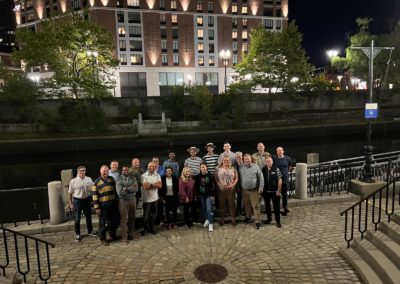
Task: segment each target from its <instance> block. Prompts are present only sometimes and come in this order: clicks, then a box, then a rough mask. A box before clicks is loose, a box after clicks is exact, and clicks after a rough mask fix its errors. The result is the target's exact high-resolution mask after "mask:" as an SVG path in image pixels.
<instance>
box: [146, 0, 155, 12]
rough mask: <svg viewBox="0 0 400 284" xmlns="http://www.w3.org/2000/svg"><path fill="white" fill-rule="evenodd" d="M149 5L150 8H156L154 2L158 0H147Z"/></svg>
mask: <svg viewBox="0 0 400 284" xmlns="http://www.w3.org/2000/svg"><path fill="white" fill-rule="evenodd" d="M146 2H147V6H148V7H149V9H150V10H152V9H153V8H154V4H155V3H156V0H147V1H146Z"/></svg>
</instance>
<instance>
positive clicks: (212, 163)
mask: <svg viewBox="0 0 400 284" xmlns="http://www.w3.org/2000/svg"><path fill="white" fill-rule="evenodd" d="M204 148H206V149H207V154H206V155H204V157H203V161H204V162H205V163H206V165H207V168H208V172H209V173H211V174H214V173H215V168H216V167H217V165H218V157H219V156H218V155H217V154H215V153H214V149H215V145H214V143H207V145H206V146H205V147H204Z"/></svg>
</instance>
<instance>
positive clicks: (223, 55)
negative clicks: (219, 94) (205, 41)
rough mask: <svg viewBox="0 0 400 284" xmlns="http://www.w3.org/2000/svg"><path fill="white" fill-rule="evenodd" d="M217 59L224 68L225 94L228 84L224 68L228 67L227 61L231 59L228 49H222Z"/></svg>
mask: <svg viewBox="0 0 400 284" xmlns="http://www.w3.org/2000/svg"><path fill="white" fill-rule="evenodd" d="M219 57H220V58H221V59H222V63H223V64H224V66H225V77H224V85H225V93H226V86H227V84H228V77H227V76H226V67H227V66H228V64H229V59H230V58H231V51H230V50H229V49H222V50H221V51H220V53H219Z"/></svg>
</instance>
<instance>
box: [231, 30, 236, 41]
mask: <svg viewBox="0 0 400 284" xmlns="http://www.w3.org/2000/svg"><path fill="white" fill-rule="evenodd" d="M232 39H237V30H232Z"/></svg>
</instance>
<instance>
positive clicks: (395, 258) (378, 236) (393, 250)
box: [365, 231, 400, 269]
mask: <svg viewBox="0 0 400 284" xmlns="http://www.w3.org/2000/svg"><path fill="white" fill-rule="evenodd" d="M365 237H366V239H367V240H369V241H370V242H371V243H373V244H374V245H375V246H376V247H377V248H378V249H379V250H381V251H382V252H383V253H384V254H385V255H386V256H387V257H388V258H389V259H390V260H391V261H392V262H393V263H394V264H395V265H396V266H397V268H398V269H400V244H398V243H397V242H395V241H394V240H393V239H392V238H390V237H389V236H388V235H386V234H384V233H382V232H379V231H377V232H370V231H367V234H366V236H365Z"/></svg>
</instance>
